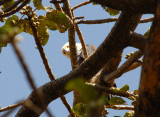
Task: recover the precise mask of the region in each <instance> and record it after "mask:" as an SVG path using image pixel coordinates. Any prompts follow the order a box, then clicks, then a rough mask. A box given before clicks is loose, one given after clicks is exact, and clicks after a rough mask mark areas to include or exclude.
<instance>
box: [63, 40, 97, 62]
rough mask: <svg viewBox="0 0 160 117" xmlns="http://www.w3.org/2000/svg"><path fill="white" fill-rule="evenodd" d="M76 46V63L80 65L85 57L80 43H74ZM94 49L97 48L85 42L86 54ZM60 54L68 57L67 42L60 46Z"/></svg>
mask: <svg viewBox="0 0 160 117" xmlns="http://www.w3.org/2000/svg"><path fill="white" fill-rule="evenodd" d="M76 48H77V60H78V64H79V65H80V64H81V63H82V62H83V61H84V59H85V58H84V54H83V51H82V46H81V43H76ZM96 49H97V48H96V47H95V46H94V45H92V44H86V51H87V56H90V55H91V54H92V53H93V52H94V51H95V50H96ZM62 54H63V55H64V56H66V57H67V58H69V59H70V50H69V43H68V42H67V43H65V44H64V45H63V46H62Z"/></svg>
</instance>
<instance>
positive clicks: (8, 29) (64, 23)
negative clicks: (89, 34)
mask: <svg viewBox="0 0 160 117" xmlns="http://www.w3.org/2000/svg"><path fill="white" fill-rule="evenodd" d="M34 5H35V6H36V8H37V9H43V10H45V8H44V7H42V6H41V5H40V3H39V1H34ZM30 12H31V13H30ZM29 13H30V14H29ZM21 14H28V15H31V16H32V22H33V24H34V26H35V27H36V29H37V33H38V37H39V39H40V42H41V44H42V45H43V46H44V45H46V44H47V42H48V39H49V31H48V29H50V30H53V31H54V30H59V31H60V32H61V33H64V32H65V31H66V30H67V29H68V27H69V23H68V20H67V18H66V16H65V14H64V13H62V12H61V11H57V10H53V9H50V10H49V11H48V9H47V12H46V15H45V16H41V15H40V16H36V14H35V13H34V11H33V10H32V9H31V8H30V7H25V8H23V10H22V11H21ZM22 32H26V33H28V34H31V35H33V32H32V29H31V26H30V22H29V20H28V19H27V18H24V19H22V18H20V19H19V17H18V16H17V15H13V16H12V17H9V18H8V19H7V20H6V22H5V25H4V26H2V27H0V47H5V46H7V44H8V43H10V37H13V35H16V34H20V33H22Z"/></svg>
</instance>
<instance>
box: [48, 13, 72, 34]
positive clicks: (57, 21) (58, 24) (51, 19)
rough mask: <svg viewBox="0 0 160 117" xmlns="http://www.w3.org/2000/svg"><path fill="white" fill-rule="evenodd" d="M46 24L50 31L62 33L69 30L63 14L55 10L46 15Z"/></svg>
mask: <svg viewBox="0 0 160 117" xmlns="http://www.w3.org/2000/svg"><path fill="white" fill-rule="evenodd" d="M46 20H47V21H46V22H47V26H48V28H49V29H50V30H55V28H56V29H58V30H59V32H61V33H64V32H65V31H66V30H67V29H68V28H69V23H68V20H67V18H66V16H65V14H64V13H62V12H61V11H57V10H52V12H47V13H46Z"/></svg>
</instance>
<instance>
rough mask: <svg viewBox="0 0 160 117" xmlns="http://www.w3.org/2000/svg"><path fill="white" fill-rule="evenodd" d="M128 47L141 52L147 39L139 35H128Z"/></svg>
mask: <svg viewBox="0 0 160 117" xmlns="http://www.w3.org/2000/svg"><path fill="white" fill-rule="evenodd" d="M129 36H130V37H129V43H128V44H129V45H128V46H131V47H135V48H138V49H141V50H144V49H145V46H146V43H147V38H146V37H145V36H143V35H141V34H138V33H130V35H129Z"/></svg>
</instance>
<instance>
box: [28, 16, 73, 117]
mask: <svg viewBox="0 0 160 117" xmlns="http://www.w3.org/2000/svg"><path fill="white" fill-rule="evenodd" d="M30 19H31V18H30ZM29 22H30V25H31V28H32V31H33V36H34V39H35V42H36V45H37V47H38V50H39V53H40V55H41V58H42V60H43V64H44V66H45V68H46V71H47V73H48V75H49V78H50V80H55V77H54V75H53V73H52V70H51V68H50V66H49V63H48V59H47V57H46V55H45V52H44V50H43V48H42V46H41V43H40V40H39V38H38V35H37V30H36V28H35V27H34V26H33V24H32V22H31V21H30V20H29ZM60 98H61V100H62V102H63V104H64V105H65V106H66V108H67V109H68V111H69V112H70V113H71V115H74V114H73V112H72V109H71V107H70V105H69V103H68V101H67V100H66V98H65V97H64V96H63V95H62V96H60Z"/></svg>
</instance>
